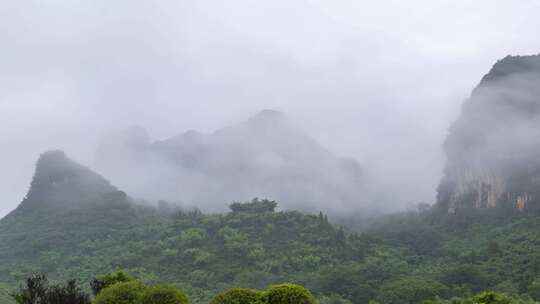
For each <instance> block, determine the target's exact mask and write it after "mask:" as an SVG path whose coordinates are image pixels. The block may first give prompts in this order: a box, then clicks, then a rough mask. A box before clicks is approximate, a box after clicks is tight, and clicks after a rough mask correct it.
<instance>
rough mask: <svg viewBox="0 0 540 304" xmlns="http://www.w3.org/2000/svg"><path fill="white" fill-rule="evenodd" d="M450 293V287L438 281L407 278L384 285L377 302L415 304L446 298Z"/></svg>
mask: <svg viewBox="0 0 540 304" xmlns="http://www.w3.org/2000/svg"><path fill="white" fill-rule="evenodd" d="M448 291H449V290H448V287H446V286H445V285H443V284H441V283H439V282H437V281H432V280H425V279H421V278H409V277H407V278H403V279H398V280H394V281H389V282H387V283H385V284H383V286H382V287H381V290H380V292H379V296H378V297H377V300H379V301H380V302H381V303H385V304H406V303H410V304H413V303H419V302H420V301H422V300H429V299H435V298H437V297H445V296H447V295H448Z"/></svg>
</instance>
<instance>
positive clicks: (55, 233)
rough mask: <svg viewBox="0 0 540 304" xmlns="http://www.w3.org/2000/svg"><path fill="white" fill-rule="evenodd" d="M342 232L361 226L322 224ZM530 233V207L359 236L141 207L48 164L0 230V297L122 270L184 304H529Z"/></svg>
mask: <svg viewBox="0 0 540 304" xmlns="http://www.w3.org/2000/svg"><path fill="white" fill-rule="evenodd" d="M342 220H343V223H345V222H347V223H348V225H349V227H369V228H368V229H363V230H362V231H354V229H352V228H343V227H342V226H339V225H333V224H332V223H331V222H340V221H342ZM539 225H540V216H539V215H538V212H537V211H535V210H534V209H527V210H526V211H525V212H524V211H519V210H517V209H513V208H504V206H500V207H497V208H491V209H475V208H470V209H462V210H459V211H458V212H456V213H455V214H447V213H446V212H445V210H442V211H441V210H440V209H437V208H435V209H431V208H429V207H426V206H423V207H422V208H419V210H417V211H414V212H407V213H401V214H399V213H398V214H393V215H388V216H383V217H380V218H379V219H378V220H376V221H373V222H370V223H369V225H366V223H363V222H362V223H355V220H354V219H352V220H351V219H350V218H348V219H347V221H345V220H344V219H342V218H338V217H335V218H332V219H330V221H329V219H328V218H327V216H326V215H324V214H323V213H319V214H302V213H300V212H296V211H279V210H278V206H277V203H276V202H273V201H269V200H259V199H254V200H253V201H251V202H249V203H233V204H231V205H230V211H229V212H227V213H221V214H203V213H201V212H200V211H198V210H196V209H193V210H182V209H179V208H177V207H174V206H172V205H169V204H167V203H165V202H162V203H161V204H160V207H159V208H153V207H145V206H142V205H138V204H137V203H136V202H134V201H133V200H132V199H131V198H129V197H128V196H127V195H126V194H125V193H123V192H121V191H119V190H118V189H116V188H115V187H114V186H112V185H111V184H110V183H109V182H108V181H106V180H105V179H104V178H103V177H101V176H99V175H97V174H95V173H93V172H92V171H91V170H90V169H88V168H85V167H83V166H81V165H78V164H77V163H75V162H73V161H71V160H69V159H68V158H67V157H66V156H65V155H64V154H63V153H62V152H58V151H56V152H48V153H46V154H44V155H43V156H42V157H41V158H40V160H39V161H38V164H37V167H36V174H35V177H34V180H33V181H32V183H31V188H30V190H29V193H28V195H27V197H26V198H25V200H24V201H23V202H22V203H21V205H20V206H19V208H17V209H16V210H15V211H13V212H12V213H10V214H9V215H8V216H6V217H5V218H3V219H2V220H1V221H0V260H1V261H2V263H1V264H0V282H1V284H3V285H0V297H4V298H5V297H6V294H7V291H6V290H7V288H14V287H16V286H17V285H18V284H20V282H22V281H23V280H24V279H25V278H26V277H28V276H29V275H31V274H33V273H44V274H47V275H48V276H49V278H50V279H51V280H52V281H53V282H60V281H62V282H65V281H68V280H69V279H77V280H78V282H81V283H84V282H90V281H91V280H92V279H93V278H95V277H97V276H99V275H101V274H103V273H107V272H110V271H114V270H116V269H124V270H125V271H127V272H128V273H129V274H130V275H131V276H133V277H136V278H138V279H141V280H143V281H144V282H146V283H148V284H156V283H167V284H173V285H174V286H176V287H178V288H181V289H182V290H184V291H185V292H186V293H187V294H188V295H189V297H190V298H191V299H192V301H193V303H207V301H209V300H210V299H211V298H212V297H213V296H214V295H215V294H217V293H218V292H220V291H222V290H224V289H226V288H230V287H239V286H240V287H250V288H260V289H264V288H266V287H267V286H269V285H271V284H278V283H283V282H293V283H297V284H301V285H303V286H305V287H306V288H308V289H309V290H311V291H312V292H313V293H314V295H315V296H316V297H317V298H319V299H325V301H330V300H331V301H338V302H333V303H347V302H346V301H350V302H352V303H355V304H361V303H368V302H369V301H378V302H379V303H384V304H394V303H395V304H401V303H418V302H420V301H423V300H426V299H436V298H442V299H449V298H452V297H456V296H459V297H469V296H471V295H473V294H475V293H478V292H481V291H483V290H496V291H499V292H504V293H507V294H509V295H512V296H525V297H529V296H530V297H533V298H535V299H540V255H539V254H538V253H537V252H540V242H539V240H540V231H539V230H538V229H536V227H538V226H539ZM83 288H84V289H86V290H88V289H89V286H88V285H87V284H86V285H83ZM343 301H345V302H343Z"/></svg>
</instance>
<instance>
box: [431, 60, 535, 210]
mask: <svg viewBox="0 0 540 304" xmlns="http://www.w3.org/2000/svg"><path fill="white" fill-rule="evenodd" d="M444 149H445V152H446V155H447V158H448V160H447V164H446V169H445V173H444V177H443V179H442V181H441V183H440V186H439V191H438V193H439V194H438V204H439V206H440V207H442V208H443V209H446V210H448V211H449V212H454V211H455V210H456V209H460V208H468V207H475V208H486V207H494V206H497V205H506V206H508V207H511V208H519V209H523V208H527V207H532V206H535V205H537V202H536V201H537V200H538V199H539V198H540V197H539V196H538V194H539V191H540V55H536V56H515V57H512V56H508V57H506V58H504V59H502V60H500V61H499V62H497V63H496V64H495V65H494V66H493V68H492V69H491V71H490V72H489V73H488V74H487V75H486V76H484V78H483V79H482V81H481V82H480V85H479V86H478V87H477V88H476V89H475V90H474V91H473V93H472V95H471V97H470V98H469V99H468V100H467V101H466V102H465V103H464V105H463V109H462V112H461V115H460V117H459V119H458V120H457V121H456V122H455V123H454V124H453V126H452V127H451V128H450V132H449V135H448V137H447V139H446V142H445V145H444Z"/></svg>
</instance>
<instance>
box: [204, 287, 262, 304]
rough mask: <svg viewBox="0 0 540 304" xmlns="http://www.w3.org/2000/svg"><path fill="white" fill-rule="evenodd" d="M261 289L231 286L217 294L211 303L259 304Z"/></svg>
mask: <svg viewBox="0 0 540 304" xmlns="http://www.w3.org/2000/svg"><path fill="white" fill-rule="evenodd" d="M260 298H261V291H259V290H257V289H250V288H231V289H227V290H225V291H223V292H221V293H219V294H218V295H216V296H215V297H214V298H213V299H212V301H210V304H257V303H259V302H260Z"/></svg>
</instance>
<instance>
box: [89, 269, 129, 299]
mask: <svg viewBox="0 0 540 304" xmlns="http://www.w3.org/2000/svg"><path fill="white" fill-rule="evenodd" d="M132 280H133V279H132V278H130V277H129V276H128V275H127V273H125V272H124V271H121V270H119V271H116V272H110V273H107V274H104V275H102V276H100V277H98V278H96V279H94V280H92V282H90V286H91V287H92V291H93V292H94V295H97V294H98V293H100V292H101V290H102V289H104V288H107V287H109V286H111V285H114V284H116V283H121V282H129V281H132Z"/></svg>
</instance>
